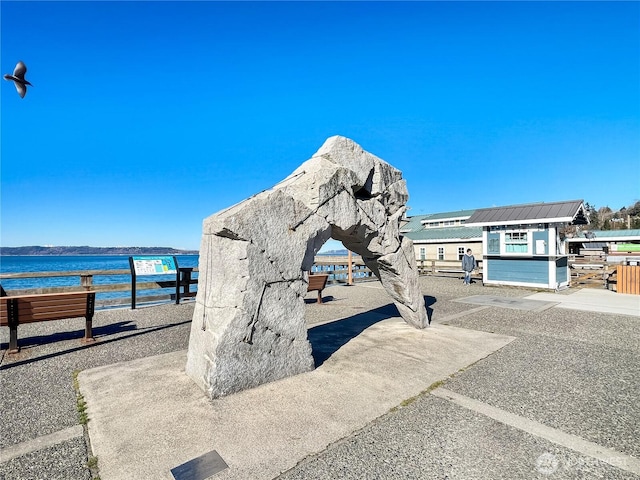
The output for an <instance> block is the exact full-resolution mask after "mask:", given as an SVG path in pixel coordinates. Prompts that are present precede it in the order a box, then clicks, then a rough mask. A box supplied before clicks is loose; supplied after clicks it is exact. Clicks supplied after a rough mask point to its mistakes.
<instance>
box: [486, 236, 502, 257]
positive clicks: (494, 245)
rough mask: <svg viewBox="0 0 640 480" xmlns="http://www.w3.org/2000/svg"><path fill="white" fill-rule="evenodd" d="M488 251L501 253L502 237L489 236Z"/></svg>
mask: <svg viewBox="0 0 640 480" xmlns="http://www.w3.org/2000/svg"><path fill="white" fill-rule="evenodd" d="M487 253H489V254H499V253H500V237H499V236H498V237H489V238H488V239H487Z"/></svg>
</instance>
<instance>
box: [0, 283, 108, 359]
mask: <svg viewBox="0 0 640 480" xmlns="http://www.w3.org/2000/svg"><path fill="white" fill-rule="evenodd" d="M94 304H95V291H84V292H69V293H52V294H38V295H33V294H31V295H12V296H5V297H0V325H2V326H8V327H9V336H10V338H9V353H17V352H18V351H19V347H18V336H17V335H18V332H17V330H18V325H20V324H23V323H32V322H43V321H46V320H62V319H67V318H77V317H84V318H85V336H84V338H83V339H82V340H83V342H91V341H94V339H93V334H92V331H91V324H92V318H93V313H94ZM14 306H15V310H12V309H13V307H14ZM16 310H17V311H16ZM10 312H11V317H10V315H9V313H10ZM16 313H17V315H16ZM9 320H12V322H13V323H12V324H10V323H9Z"/></svg>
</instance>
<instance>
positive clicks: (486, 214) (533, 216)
mask: <svg viewBox="0 0 640 480" xmlns="http://www.w3.org/2000/svg"><path fill="white" fill-rule="evenodd" d="M539 222H546V223H551V222H570V223H575V224H579V225H584V224H587V223H588V220H587V217H586V213H585V209H584V204H583V201H582V200H571V201H567V202H552V203H529V204H524V205H512V206H508V207H495V208H481V209H478V210H476V211H475V213H474V214H473V215H471V217H470V218H469V219H468V220H467V221H466V225H475V226H490V225H516V224H528V223H539Z"/></svg>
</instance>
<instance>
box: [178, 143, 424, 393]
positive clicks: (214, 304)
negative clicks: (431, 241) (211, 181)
mask: <svg viewBox="0 0 640 480" xmlns="http://www.w3.org/2000/svg"><path fill="white" fill-rule="evenodd" d="M407 199H408V192H407V188H406V183H405V181H404V180H403V179H402V173H401V172H400V171H399V170H397V169H395V168H394V167H392V166H391V165H389V164H388V163H386V162H384V161H383V160H381V159H379V158H378V157H376V156H375V155H372V154H370V153H368V152H366V151H364V150H363V149H362V148H361V147H360V146H359V145H358V144H356V143H355V142H353V141H352V140H349V139H347V138H344V137H339V136H336V137H331V138H329V139H328V140H327V141H326V142H325V144H324V145H323V146H322V147H321V148H320V150H318V152H316V154H315V155H314V156H313V157H312V158H311V159H309V160H307V161H306V162H304V163H303V164H302V165H300V167H298V168H297V169H296V170H295V171H294V172H293V173H292V174H291V175H290V176H289V177H287V178H285V179H284V180H283V181H282V182H280V183H279V184H278V185H276V186H275V187H273V188H272V189H271V190H267V191H264V192H261V193H259V194H257V195H255V196H254V197H251V198H249V199H247V200H245V201H243V202H241V203H239V204H237V205H234V206H232V207H230V208H228V209H226V210H223V211H221V212H218V213H217V214H215V215H212V216H211V217H209V218H207V219H205V221H204V223H203V235H202V244H201V248H200V268H199V269H200V274H199V286H198V295H197V299H196V307H195V310H194V316H193V323H192V326H191V336H190V339H189V352H188V358H187V366H186V372H187V374H188V375H189V376H191V378H193V379H194V380H195V382H196V383H197V384H198V385H200V387H201V388H202V389H203V390H204V391H205V392H206V393H207V394H208V395H209V396H210V397H211V398H215V397H219V396H222V395H227V394H230V393H233V392H237V391H240V390H243V389H246V388H251V387H254V386H257V385H260V384H262V383H266V382H270V381H273V380H278V379H280V378H284V377H287V376H290V375H295V374H298V373H302V372H305V371H308V370H311V369H313V367H314V364H313V358H312V356H311V346H310V344H309V342H308V340H307V331H306V325H305V321H304V297H305V294H306V290H307V284H308V275H309V271H310V270H311V266H312V264H313V259H314V257H315V254H316V253H317V252H318V250H319V249H320V247H321V246H322V245H323V244H324V243H325V242H326V241H327V240H328V239H329V238H334V239H337V240H340V241H342V243H343V244H344V246H345V247H346V248H348V249H350V250H352V251H353V252H355V253H358V254H360V255H362V257H363V259H364V260H365V262H366V264H367V265H368V266H369V267H370V268H371V270H372V271H373V272H374V273H375V275H376V276H377V277H378V278H379V279H380V281H381V282H382V285H383V286H384V288H385V289H386V291H387V292H388V293H389V295H390V296H391V298H392V299H393V301H394V302H395V304H396V305H397V307H398V310H399V312H400V314H401V315H402V317H403V318H404V319H405V321H407V322H408V323H409V324H411V325H413V326H414V327H416V328H424V327H426V326H427V314H426V309H425V305H424V298H423V296H422V294H421V292H420V288H419V285H418V276H417V269H416V264H415V258H414V256H413V246H412V243H411V240H409V239H408V238H406V237H402V236H401V235H400V220H401V218H402V215H403V214H404V211H405V204H406V202H407Z"/></svg>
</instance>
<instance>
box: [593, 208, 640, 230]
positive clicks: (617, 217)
mask: <svg viewBox="0 0 640 480" xmlns="http://www.w3.org/2000/svg"><path fill="white" fill-rule="evenodd" d="M584 207H585V210H586V211H587V215H588V216H589V222H590V225H589V228H590V229H591V230H627V229H636V228H640V201H638V202H635V203H634V204H633V205H630V206H628V207H622V208H621V209H620V210H616V211H614V210H612V209H611V208H609V207H608V206H607V207H600V208H596V206H595V205H591V204H590V203H589V202H585V204H584Z"/></svg>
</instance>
